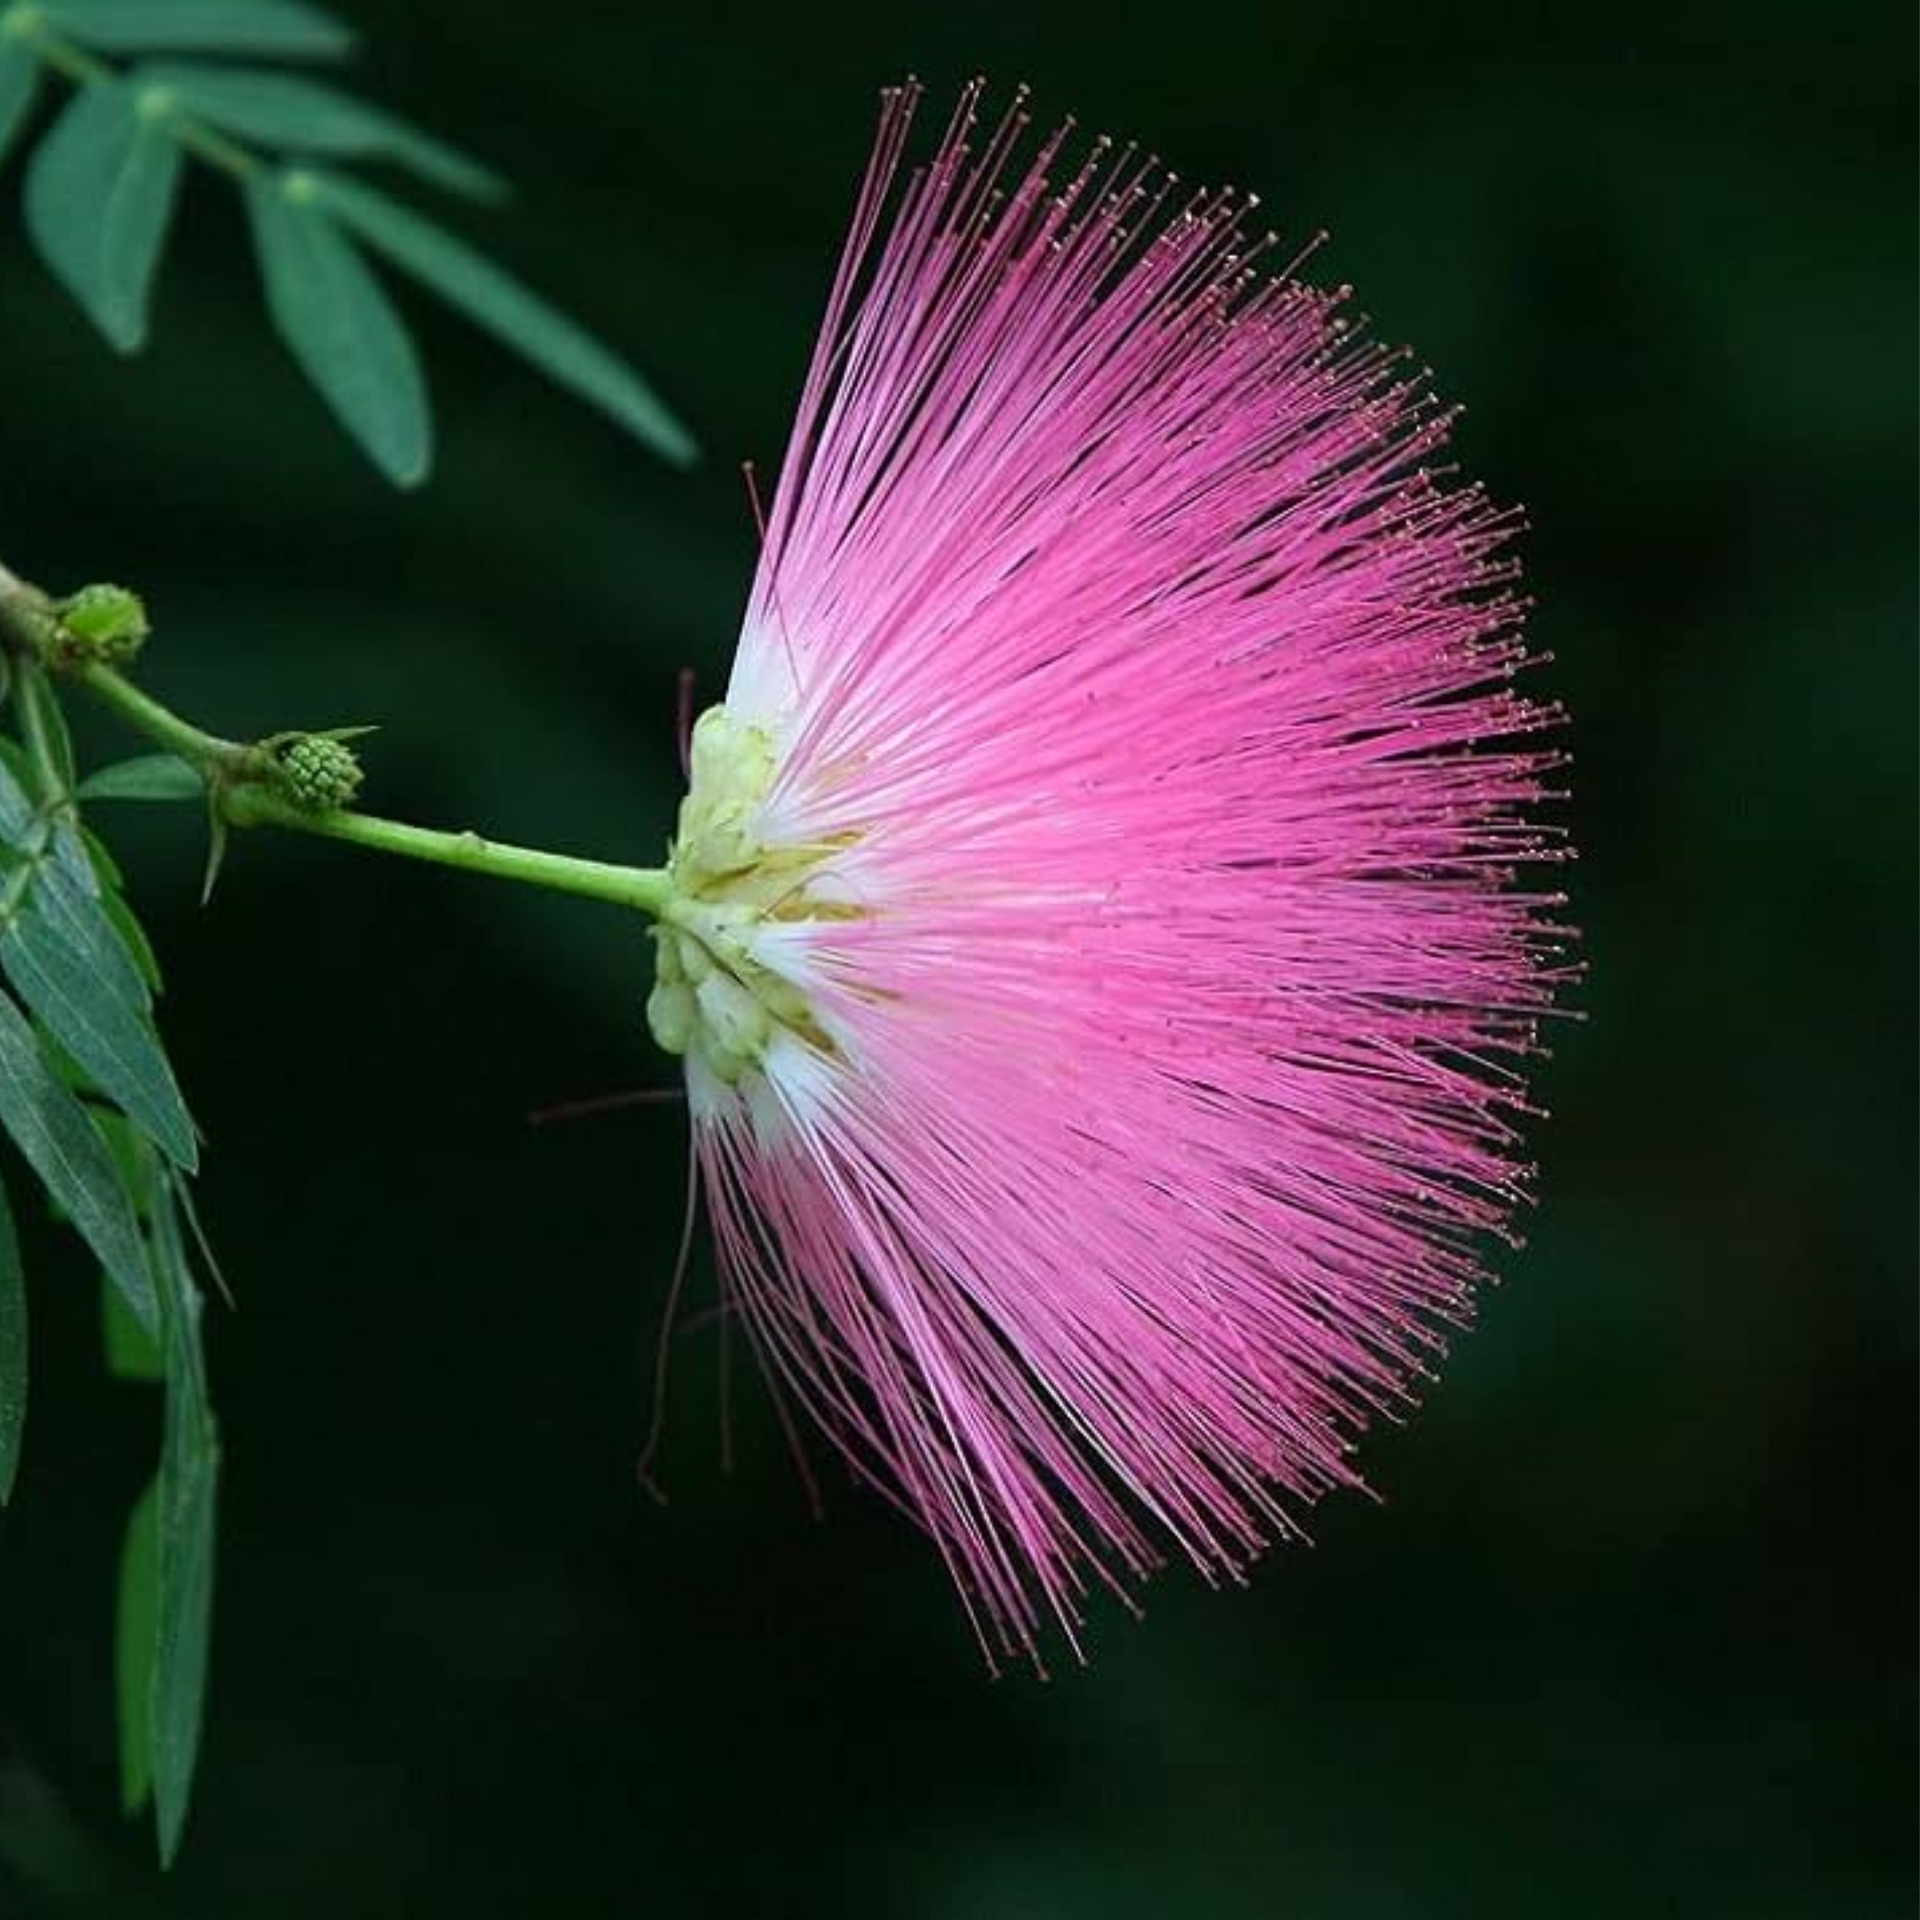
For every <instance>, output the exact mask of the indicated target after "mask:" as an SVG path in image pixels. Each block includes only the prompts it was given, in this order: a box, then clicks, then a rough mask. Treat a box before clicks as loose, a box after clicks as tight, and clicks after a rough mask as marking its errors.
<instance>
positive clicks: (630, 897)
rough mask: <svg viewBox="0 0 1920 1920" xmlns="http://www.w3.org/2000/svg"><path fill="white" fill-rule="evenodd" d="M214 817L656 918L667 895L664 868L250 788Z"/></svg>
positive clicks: (238, 790)
mask: <svg viewBox="0 0 1920 1920" xmlns="http://www.w3.org/2000/svg"><path fill="white" fill-rule="evenodd" d="M220 811H221V816H222V818H224V819H226V820H228V821H230V822H231V823H232V824H233V825H234V826H237V827H256V826H270V827H289V828H291V829H292V830H293V831H294V832H296V833H317V834H320V835H321V836H322V837H324V838H325V839H328V840H344V841H346V842H347V843H348V845H350V846H355V847H371V848H372V849H373V850H374V851H375V852H376V853H393V854H398V855H400V856H401V857H402V858H403V859H408V860H427V861H431V862H432V863H433V864H434V865H435V866H441V867H456V868H458V869H460V870H461V871H462V872H465V873H484V874H486V875H488V876H489V877H490V878H492V879H495V880H519V881H523V882H525V883H526V884H527V885H529V886H535V887H545V888H547V889H548V890H549V891H550V892H554V893H577V894H582V895H584V896H585V897H586V898H588V899H590V900H606V901H610V902H611V903H612V904H613V905H615V906H620V907H636V908H638V909H639V911H640V912H642V913H649V914H657V913H659V912H660V910H661V909H662V908H663V907H664V906H665V905H666V903H667V900H668V898H669V896H670V895H671V893H672V882H671V881H670V880H669V878H668V876H667V872H666V869H665V868H664V867H620V866H615V865H613V864H612V863H611V862H609V861H605V860H581V859H577V858H575V857H574V856H573V855H572V854H566V853H543V852H541V851H540V850H539V849H538V848H536V847H516V846H511V845H509V844H507V843H506V842H505V841H501V840H486V839H483V838H482V837H481V836H480V835H479V834H477V833H473V832H464V833H446V832H443V831H442V830H441V829H439V828H437V827H414V826H409V825H407V823H406V822H405V821H402V820H383V819H382V818H381V817H380V816H379V815H378V814H372V813H355V812H351V811H349V810H347V809H345V808H341V807H334V808H329V809H327V810H325V811H323V812H319V813H309V812H307V811H306V810H304V809H303V808H300V807H296V806H295V805H293V803H292V802H291V801H288V800H283V799H282V798H281V797H280V796H279V795H278V794H273V793H269V792H267V791H266V790H265V789H264V788H261V787H257V786H244V787H234V788H232V789H231V790H230V791H228V792H227V793H226V794H225V795H224V796H223V798H222V801H221V808H220Z"/></svg>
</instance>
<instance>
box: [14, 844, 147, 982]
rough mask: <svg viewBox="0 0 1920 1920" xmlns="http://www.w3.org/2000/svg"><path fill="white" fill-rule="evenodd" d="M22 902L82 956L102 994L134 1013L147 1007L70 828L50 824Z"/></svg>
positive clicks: (130, 957)
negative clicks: (107, 995)
mask: <svg viewBox="0 0 1920 1920" xmlns="http://www.w3.org/2000/svg"><path fill="white" fill-rule="evenodd" d="M28 899H29V902H30V903H31V909H32V911H33V912H35V913H38V914H43V915H44V916H45V917H46V918H47V919H48V920H49V921H50V922H51V923H52V924H53V926H54V927H56V928H57V929H58V930H59V932H60V933H61V934H63V935H64V936H65V937H66V939H67V941H68V942H69V943H70V944H71V945H72V946H74V947H77V948H78V949H79V950H80V952H81V953H82V954H83V955H85V957H86V963H87V965H88V967H89V968H90V969H91V970H92V971H93V973H94V975H95V977H96V978H97V979H98V981H99V983H100V985H101V986H102V987H103V988H104V989H106V990H107V991H108V992H110V993H112V994H113V995H114V997H115V998H116V999H118V1000H121V1001H124V1002H125V1003H126V1005H128V1006H129V1007H132V1008H134V1009H135V1010H136V1011H140V1012H144V1011H145V1010H146V1009H147V1008H148V1007H149V1006H150V1005H151V1004H152V998H151V996H150V995H149V994H148V992H147V982H146V978H145V975H144V974H143V972H142V970H141V967H140V963H139V961H138V960H137V959H136V958H135V956H134V954H133V952H131V951H130V950H129V948H128V946H127V944H126V942H125V941H124V940H123V939H122V938H121V936H120V933H119V931H118V930H117V929H116V928H115V926H114V923H113V919H112V917H111V915H109V913H108V912H107V907H106V901H105V898H104V897H103V895H102V894H101V891H100V882H99V880H98V878H97V877H96V875H95V873H94V870H93V866H92V863H91V862H90V861H89V860H88V859H87V855H86V849H85V847H84V846H83V845H82V844H81V841H80V836H79V835H78V834H77V833H76V832H74V830H73V827H72V826H71V824H69V823H67V822H64V821H57V822H53V823H50V825H49V828H48V838H47V842H46V849H45V851H44V852H43V853H42V854H41V856H40V858H39V860H38V862H37V863H36V866H35V869H34V879H33V885H32V888H31V890H30V892H29V894H28Z"/></svg>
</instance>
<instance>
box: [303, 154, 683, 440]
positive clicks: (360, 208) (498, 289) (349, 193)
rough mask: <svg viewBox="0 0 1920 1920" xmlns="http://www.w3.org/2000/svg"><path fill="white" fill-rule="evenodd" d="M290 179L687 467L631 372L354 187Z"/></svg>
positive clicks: (416, 220) (669, 425)
mask: <svg viewBox="0 0 1920 1920" xmlns="http://www.w3.org/2000/svg"><path fill="white" fill-rule="evenodd" d="M299 177H300V178H302V179H304V180H310V181H311V182H312V184H313V188H314V191H315V193H316V195H317V197H318V198H319V200H320V201H321V203H322V204H323V205H325V206H327V207H329V208H331V209H332V210H333V211H334V212H336V213H338V214H339V216H340V217H341V219H342V220H344V221H345V222H346V224H347V225H348V226H350V227H352V228H353V229H354V231H355V232H357V233H358V234H359V235H360V237H361V238H362V239H363V240H365V241H366V242H367V244H368V245H369V246H372V247H374V248H376V249H377V250H378V251H379V252H381V253H383V254H385V255H386V256H387V258H388V259H390V260H391V261H393V262H394V264H395V265H396V266H399V267H401V268H403V269H404V270H405V271H406V272H408V273H410V274H412V275H413V277H414V278H415V279H416V280H418V281H420V282H421V283H422V285H424V286H428V287H431V288H432V289H433V291H434V292H435V293H437V294H438V295H439V296H440V297H441V299H443V300H445V301H446V302H447V303H448V304H449V305H451V306H454V307H457V308H458V309H459V310H460V311H461V312H462V313H464V314H465V315H466V316H467V317H468V319H470V320H472V321H473V322H474V323H475V324H476V325H477V326H480V327H484V328H485V329H486V330H487V331H488V332H489V333H491V334H492V335H493V336H494V337H495V338H496V339H498V340H500V341H502V342H504V343H505V344H506V345H507V346H508V347H510V348H512V349H513V351H514V352H516V353H518V354H521V355H523V356H524V357H525V358H526V359H528V360H530V361H531V362H532V363H533V364H534V365H535V366H536V367H538V368H539V369H540V371H541V372H542V373H544V374H546V376H547V377H548V378H549V379H550V380H553V381H554V382H556V383H557V384H558V385H560V386H562V387H565V388H566V389H567V390H568V391H569V392H572V393H575V394H578V395H579V396H580V398H582V399H583V400H586V401H588V402H590V403H591V404H592V405H594V406H596V407H598V408H599V409H600V410H601V411H602V412H603V413H605V414H607V415H608V416H609V417H610V418H611V419H613V420H615V421H616V422H618V424H619V425H621V426H622V427H624V428H625V429H626V430H627V431H628V432H629V433H631V434H632V435H634V437H635V438H636V439H639V440H641V441H644V442H645V443H646V444H647V445H648V446H650V447H652V448H653V449H654V450H655V451H656V452H658V453H660V454H662V455H664V456H665V457H666V458H667V459H669V460H671V461H673V462H674V463H675V464H676V465H680V466H685V465H688V464H689V463H691V462H692V461H693V459H694V458H695V457H696V455H697V452H698V449H697V448H696V447H695V445H694V441H693V437H692V436H691V435H690V434H689V433H688V432H687V430H686V428H685V427H683V426H682V425H681V424H680V422H679V421H678V420H676V419H675V418H674V416H673V415H672V413H670V412H669V411H668V410H667V407H666V405H665V404H664V403H663V402H662V401H661V400H660V399H659V397H658V396H657V395H656V394H655V393H654V391H653V389H652V388H651V387H649V386H648V385H647V383H646V382H645V381H644V380H642V379H641V378H640V376H639V375H638V374H637V373H635V372H634V371H633V370H632V369H631V368H630V367H628V366H627V365H626V364H625V363H624V362H622V361H620V360H618V359H616V358H615V357H614V355H613V354H611V353H609V352H608V351H607V349H606V348H605V347H603V346H601V345H600V343H599V342H598V341H596V340H595V339H593V338H592V337H591V336H590V335H589V334H587V333H586V332H585V331H584V330H583V329H582V328H580V327H578V326H576V325H575V324H574V322H573V321H571V320H569V319H568V318H567V317H566V316H565V315H564V314H562V313H560V312H558V311H557V310H556V309H555V308H553V307H551V306H549V305H548V304H547V302H546V301H544V300H542V299H541V298H540V297H539V295H537V294H535V293H533V292H531V291H530V290H529V289H528V288H526V287H525V286H523V285H522V284H521V283H520V282H519V281H518V280H516V279H514V278H513V277H512V275H510V274H508V273H505V272H503V271H502V270H501V269H500V268H498V267H496V266H494V265H493V263H492V262H491V261H489V260H486V259H483V258H482V257H481V256H480V255H479V254H478V253H476V252H475V251H474V250H473V249H472V248H471V247H470V246H468V245H467V243H466V242H465V241H464V240H460V239H456V238H455V237H454V235H452V234H451V233H449V232H447V231H446V229H445V228H444V227H437V226H435V225H434V224H433V223H432V222H431V221H429V220H423V219H422V218H421V217H420V216H419V215H418V214H416V213H411V212H409V211H408V210H407V208H405V207H403V206H401V205H400V204H399V202H397V201H395V200H390V199H389V198H388V197H387V196H386V195H385V194H383V193H379V192H376V191H375V190H374V189H373V188H372V187H368V186H363V185H361V184H360V183H359V182H358V181H354V180H348V179H344V178H342V177H341V176H340V175H338V174H332V173H312V174H302V175H301V176H299Z"/></svg>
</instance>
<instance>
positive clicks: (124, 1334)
mask: <svg viewBox="0 0 1920 1920" xmlns="http://www.w3.org/2000/svg"><path fill="white" fill-rule="evenodd" d="M100 1335H101V1347H102V1350H103V1351H104V1352H105V1354H106V1358H107V1371H108V1372H109V1373H110V1374H112V1375H113V1377H114V1378H115V1379H116V1380H158V1379H160V1378H161V1377H162V1375H163V1374H164V1373H165V1371H166V1369H165V1367H164V1365H163V1364H162V1362H161V1359H160V1349H159V1347H158V1345H156V1344H155V1342H154V1339H153V1337H152V1335H151V1334H149V1333H148V1332H147V1330H146V1329H145V1328H144V1327H143V1326H141V1324H140V1323H139V1321H137V1320H136V1319H135V1318H134V1317H133V1315H132V1314H130V1313H129V1312H128V1311H127V1303H126V1302H125V1301H124V1300H122V1299H121V1297H120V1290H119V1288H118V1287H116V1286H115V1285H114V1284H113V1282H112V1281H110V1280H108V1279H106V1278H105V1277H104V1276H102V1278H101V1282H100Z"/></svg>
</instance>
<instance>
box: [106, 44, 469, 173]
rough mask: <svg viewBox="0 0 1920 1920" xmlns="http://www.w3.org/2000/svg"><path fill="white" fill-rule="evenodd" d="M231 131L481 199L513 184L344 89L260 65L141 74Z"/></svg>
mask: <svg viewBox="0 0 1920 1920" xmlns="http://www.w3.org/2000/svg"><path fill="white" fill-rule="evenodd" d="M134 81H135V84H136V85H138V86H141V87H158V88H161V89H162V90H164V91H165V92H166V93H167V94H169V95H170V96H171V97H172V98H173V99H175V100H177V101H178V102H179V104H180V105H181V106H182V107H184V108H185V109H186V110H187V112H189V113H190V114H192V115H193V116H194V117H195V118H196V119H199V120H204V121H207V122H208V123H209V124H210V125H213V126H216V127H218V128H220V129H221V131H222V132H224V133H230V134H234V135H236V136H237V137H238V138H240V139H242V140H252V141H256V142H258V143H259V144H261V145H263V146H269V147H284V148H290V149H291V150H293V151H294V152H296V153H324V154H332V155H335V156H336V157H338V158H342V159H365V160H391V161H392V162H394V164H395V165H397V166H401V167H405V168H406V169H407V170H408V171H409V172H411V173H414V174H417V175H418V176H419V177H420V178H421V179H422V180H427V181H430V182H432V184H433V185H435V186H438V187H445V188H447V189H448V190H449V191H451V192H454V193H464V194H468V195H470V196H471V197H472V198H474V199H477V200H495V199H498V198H499V197H500V196H501V195H502V194H503V193H505V191H506V183H505V182H504V181H503V180H501V179H500V177H499V176H498V175H497V174H494V173H491V172H489V171H488V170H487V169H486V168H485V167H483V166H482V165H481V164H480V163H479V162H478V161H477V160H473V159H470V158H469V157H468V156H467V155H466V154H464V153H461V152H460V151H459V150H458V149H456V148H454V147H450V146H448V145H447V144H446V143H445V142H444V141H440V140H436V139H434V138H433V137H432V135H431V134H427V133H423V132H421V130H420V129H419V128H418V127H414V126H410V125H408V123H407V122H406V121H404V120H401V119H398V118H396V117H395V116H394V115H393V114H390V113H385V112H382V110H381V109H380V108H378V107H375V106H370V105H369V104H368V103H367V102H366V101H364V100H358V99H356V98H355V97H354V96H353V95H352V94H350V93H343V92H342V91H341V90H340V89H339V88H338V87H332V86H327V85H326V84H324V83H323V82H321V81H318V80H309V79H307V78H306V77H305V76H304V75H301V74H288V73H275V72H272V71H271V70H269V69H265V68H260V67H200V66H159V67H148V68H142V69H141V70H140V71H139V72H138V73H136V74H135V75H134Z"/></svg>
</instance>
